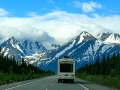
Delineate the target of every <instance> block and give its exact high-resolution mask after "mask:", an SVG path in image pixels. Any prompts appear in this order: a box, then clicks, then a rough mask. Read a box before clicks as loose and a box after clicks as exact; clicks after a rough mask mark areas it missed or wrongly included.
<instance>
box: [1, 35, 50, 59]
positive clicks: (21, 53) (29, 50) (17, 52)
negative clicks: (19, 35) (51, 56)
mask: <svg viewBox="0 0 120 90" xmlns="http://www.w3.org/2000/svg"><path fill="white" fill-rule="evenodd" d="M0 46H1V47H2V52H3V53H4V55H5V56H6V55H8V57H13V56H15V57H16V59H17V60H20V59H21V58H22V57H25V56H30V55H32V54H34V53H36V52H38V53H43V52H46V51H48V50H47V49H46V48H45V47H44V46H43V45H42V43H40V42H37V41H36V42H33V41H29V40H18V39H15V38H14V37H11V38H9V39H8V40H6V41H5V42H3V43H2V44H1V45H0Z"/></svg>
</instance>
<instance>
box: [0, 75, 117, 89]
mask: <svg viewBox="0 0 120 90" xmlns="http://www.w3.org/2000/svg"><path fill="white" fill-rule="evenodd" d="M0 90H117V89H111V88H108V87H105V86H101V85H97V84H95V83H91V82H88V81H85V80H82V79H78V78H76V79H75V82H74V83H69V82H61V83H58V82H57V76H49V77H44V78H39V79H33V80H27V81H23V82H12V81H11V84H6V85H2V86H0Z"/></svg>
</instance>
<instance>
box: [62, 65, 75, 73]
mask: <svg viewBox="0 0 120 90" xmlns="http://www.w3.org/2000/svg"><path fill="white" fill-rule="evenodd" d="M60 72H73V64H66V63H64V64H62V63H61V64H60Z"/></svg>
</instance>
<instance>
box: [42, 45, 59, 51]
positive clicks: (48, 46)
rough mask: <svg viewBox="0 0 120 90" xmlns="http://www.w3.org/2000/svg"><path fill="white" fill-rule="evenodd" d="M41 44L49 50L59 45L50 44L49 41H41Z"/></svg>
mask: <svg viewBox="0 0 120 90" xmlns="http://www.w3.org/2000/svg"><path fill="white" fill-rule="evenodd" d="M42 44H43V46H44V47H45V48H46V49H47V50H50V51H51V50H55V49H58V48H59V47H60V46H61V45H59V44H51V43H42Z"/></svg>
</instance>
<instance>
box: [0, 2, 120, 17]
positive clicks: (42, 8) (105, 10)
mask: <svg viewBox="0 0 120 90" xmlns="http://www.w3.org/2000/svg"><path fill="white" fill-rule="evenodd" d="M91 2H93V3H95V4H96V5H95V6H90V4H91ZM83 3H86V4H88V5H87V6H86V8H87V7H88V8H89V7H91V8H92V9H93V11H92V10H88V11H84V10H82V4H83ZM119 5H120V0H109V1H108V0H92V1H90V0H0V8H3V9H5V10H6V11H8V12H9V16H14V17H26V16H28V13H30V12H36V13H37V14H46V13H48V12H52V11H55V10H62V11H67V12H69V13H80V14H87V15H91V14H92V13H97V14H99V15H112V14H120V9H119V7H120V6H119Z"/></svg>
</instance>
